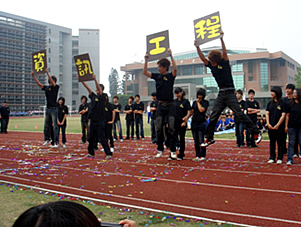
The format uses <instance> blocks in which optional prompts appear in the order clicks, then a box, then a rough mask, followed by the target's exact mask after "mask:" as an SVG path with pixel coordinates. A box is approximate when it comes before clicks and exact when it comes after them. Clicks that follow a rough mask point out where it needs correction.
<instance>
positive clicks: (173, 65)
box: [168, 48, 178, 77]
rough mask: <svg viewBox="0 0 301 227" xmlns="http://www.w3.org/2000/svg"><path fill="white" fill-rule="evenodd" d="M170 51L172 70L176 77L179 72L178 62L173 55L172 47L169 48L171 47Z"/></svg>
mask: <svg viewBox="0 0 301 227" xmlns="http://www.w3.org/2000/svg"><path fill="white" fill-rule="evenodd" d="M168 53H169V54H170V59H171V64H172V72H171V74H172V75H173V76H174V77H176V76H177V72H178V69H177V64H176V61H175V59H174V58H173V56H172V52H171V49H169V48H168Z"/></svg>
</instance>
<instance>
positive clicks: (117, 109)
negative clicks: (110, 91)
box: [113, 95, 123, 142]
mask: <svg viewBox="0 0 301 227" xmlns="http://www.w3.org/2000/svg"><path fill="white" fill-rule="evenodd" d="M118 100H119V98H118V96H116V95H115V96H114V97H113V102H114V111H115V121H114V124H113V132H114V139H115V140H117V139H118V138H117V128H118V131H119V139H120V142H123V138H122V128H121V122H120V116H119V114H120V112H121V105H120V104H119V103H118ZM116 124H117V127H116Z"/></svg>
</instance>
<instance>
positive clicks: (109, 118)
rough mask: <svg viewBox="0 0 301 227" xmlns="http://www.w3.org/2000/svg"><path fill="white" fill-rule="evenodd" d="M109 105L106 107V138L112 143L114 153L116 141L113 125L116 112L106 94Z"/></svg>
mask: <svg viewBox="0 0 301 227" xmlns="http://www.w3.org/2000/svg"><path fill="white" fill-rule="evenodd" d="M105 96H106V99H107V104H106V106H105V119H106V137H107V139H108V140H109V141H110V148H111V152H114V151H115V150H114V139H113V135H112V129H113V123H114V120H115V116H116V112H115V111H114V105H113V104H112V103H110V102H109V97H108V95H107V94H105Z"/></svg>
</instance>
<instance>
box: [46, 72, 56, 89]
mask: <svg viewBox="0 0 301 227" xmlns="http://www.w3.org/2000/svg"><path fill="white" fill-rule="evenodd" d="M46 74H47V76H48V80H49V85H51V86H53V87H55V85H56V84H55V82H54V81H53V79H52V78H51V76H50V75H49V72H48V68H46Z"/></svg>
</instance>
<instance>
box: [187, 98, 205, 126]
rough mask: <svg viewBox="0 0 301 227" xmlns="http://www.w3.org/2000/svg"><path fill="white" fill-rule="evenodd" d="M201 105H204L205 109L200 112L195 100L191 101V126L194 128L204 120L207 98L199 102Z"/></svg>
mask: <svg viewBox="0 0 301 227" xmlns="http://www.w3.org/2000/svg"><path fill="white" fill-rule="evenodd" d="M201 105H202V107H204V108H205V109H206V110H205V111H204V112H202V113H201V112H200V111H199V109H198V105H197V103H196V101H194V102H193V104H192V109H193V116H192V122H191V128H192V129H195V128H197V127H199V126H200V125H201V124H202V123H205V122H206V118H205V117H206V111H207V109H208V107H209V102H208V101H207V100H203V101H202V102H201Z"/></svg>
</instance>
